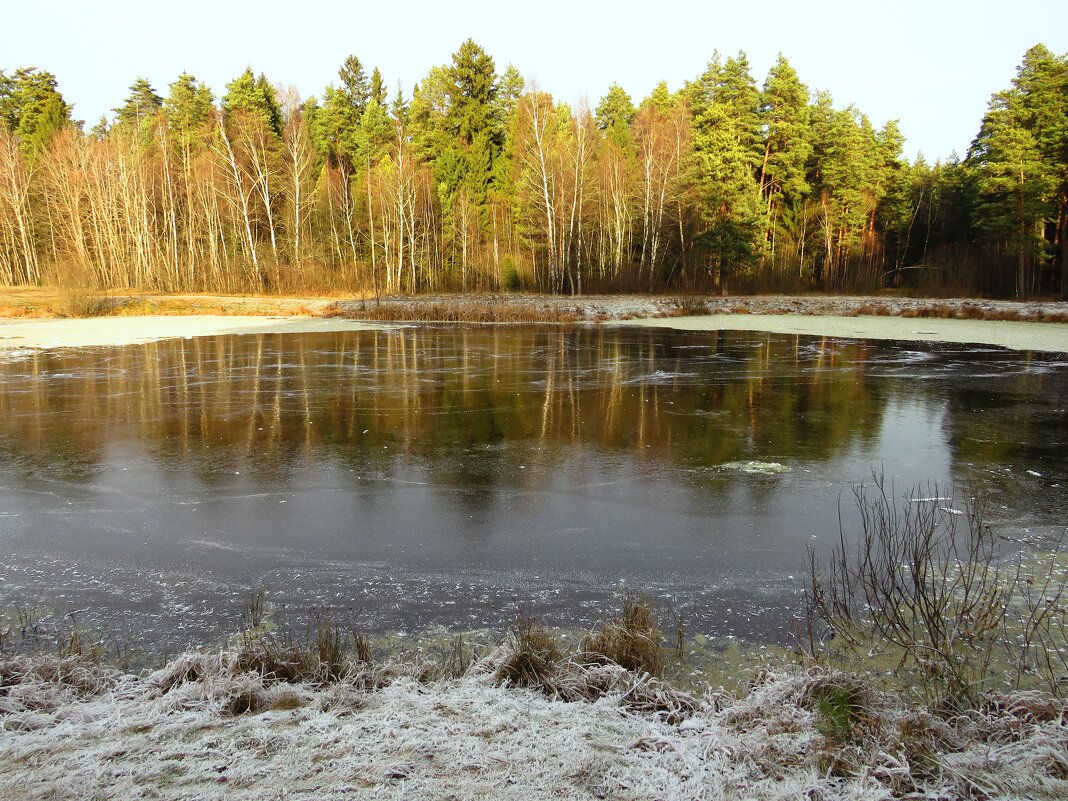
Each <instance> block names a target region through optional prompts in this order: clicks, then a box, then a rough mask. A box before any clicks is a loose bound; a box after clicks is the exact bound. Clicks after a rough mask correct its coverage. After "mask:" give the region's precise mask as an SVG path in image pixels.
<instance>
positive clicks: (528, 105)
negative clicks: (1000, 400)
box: [0, 40, 1068, 298]
mask: <svg viewBox="0 0 1068 801" xmlns="http://www.w3.org/2000/svg"><path fill="white" fill-rule="evenodd" d="M71 114H72V108H71V106H70V104H68V102H67V101H66V100H65V99H64V97H63V96H62V94H61V92H60V91H59V88H58V85H57V81H56V78H55V76H54V75H52V74H51V73H49V72H47V71H44V70H39V69H37V68H34V67H26V68H20V69H16V70H15V71H14V72H12V73H11V74H10V75H8V74H6V73H4V72H2V71H0V283H5V284H38V283H52V284H57V283H58V284H61V283H64V282H79V283H81V284H90V285H94V286H99V287H108V288H111V287H138V288H144V289H158V290H165V291H217V292H289V291H322V290H347V291H364V292H374V293H375V294H378V293H398V292H412V293H414V292H430V291H443V290H450V291H513V290H529V291H538V292H552V293H584V292H604V291H663V290H670V291H720V292H727V291H731V292H736V291H757V290H782V291H799V290H810V289H815V290H824V291H871V290H876V289H879V288H884V287H895V286H905V287H913V288H919V289H921V290H930V291H955V292H967V293H972V294H989V295H1003V296H1013V297H1020V298H1023V297H1030V296H1035V295H1038V294H1059V295H1060V296H1061V297H1068V56H1066V55H1057V54H1054V53H1052V52H1051V51H1050V50H1048V49H1047V48H1046V47H1044V46H1042V45H1036V46H1035V47H1033V48H1031V49H1030V50H1028V51H1027V53H1026V54H1025V55H1024V58H1023V61H1022V63H1021V65H1020V67H1019V68H1018V70H1017V73H1016V76H1015V78H1013V79H1012V82H1011V86H1010V88H1008V89H1006V90H1004V91H1001V92H998V93H996V94H994V95H993V97H992V99H991V101H990V105H989V108H988V111H987V113H986V114H985V116H984V117H983V119H982V121H981V125H980V128H979V132H978V134H977V136H976V138H975V140H974V141H973V143H972V145H971V147H970V148H969V150H968V152H967V154H966V155H965V157H964V158H963V159H960V158H957V157H956V156H953V157H952V158H950V159H949V160H948V161H945V162H939V163H935V164H929V163H927V162H926V161H925V160H924V159H923V158H922V157H920V158H918V159H917V160H916V161H915V162H914V163H911V164H910V163H908V162H907V161H906V160H905V159H904V158H903V155H902V148H903V144H904V139H903V136H902V134H901V132H900V130H899V128H898V125H897V123H896V121H890V122H888V123H887V124H886V125H884V126H883V127H882V128H879V129H876V128H875V127H874V126H873V125H872V123H871V121H870V120H869V119H868V117H867V116H865V115H864V114H863V113H862V112H861V111H859V110H858V109H857V108H855V107H853V106H847V107H845V108H839V107H836V106H835V104H834V102H833V100H832V98H831V96H830V95H829V94H828V93H827V92H822V91H817V92H813V91H811V90H810V89H809V88H808V87H807V86H806V85H805V84H804V83H802V81H801V79H800V77H799V76H798V74H797V73H796V71H795V70H794V69H793V68H792V67H791V66H790V64H789V62H788V61H787V60H786V58H784V57H782V56H781V55H780V57H779V58H778V60H777V61H776V63H775V64H774V65H773V66H772V67H771V69H770V70H769V72H768V74H767V76H766V78H765V80H764V82H763V84H762V85H760V84H758V83H757V81H756V79H755V78H754V77H753V75H752V72H751V69H750V66H749V62H748V60H747V58H746V55H745V53H744V52H739V53H738V54H737V55H736V56H731V57H728V58H725V59H724V58H721V57H720V56H719V55H718V54H716V55H714V56H713V58H712V60H711V61H710V62H709V64H708V66H707V69H706V70H705V71H704V72H703V73H702V74H701V75H699V76H697V77H696V78H695V79H693V80H691V81H688V82H687V83H686V84H685V85H684V86H683V87H682V88H681V89H678V90H677V91H674V92H673V91H670V90H669V88H668V86H667V85H666V84H665V83H661V84H659V85H658V86H656V88H655V89H654V90H653V91H652V92H651V93H650V94H649V96H648V97H646V98H644V99H643V100H641V101H640V102H638V103H637V104H636V103H635V102H634V100H633V99H632V98H631V96H630V95H628V93H627V92H626V91H625V90H624V89H623V88H622V87H620V86H618V85H613V86H611V87H610V88H609V89H608V91H607V93H606V94H605V96H604V97H603V98H601V100H600V101H599V102H598V104H597V106H596V107H595V108H592V109H591V108H589V107H588V106H587V105H586V104H582V103H580V104H578V105H577V106H574V107H572V106H569V105H567V104H564V103H560V102H557V101H556V100H554V99H553V97H552V96H551V95H550V94H548V93H547V92H545V91H543V90H541V89H540V88H539V87H538V86H537V85H536V84H534V83H528V82H525V81H524V80H523V78H522V76H521V75H520V73H519V71H518V70H517V69H516V68H515V67H514V66H511V65H509V66H508V67H507V68H506V69H505V70H504V71H503V72H498V71H497V68H496V65H495V62H494V60H493V58H492V57H491V56H490V55H489V54H487V53H486V52H485V50H483V49H482V48H481V47H480V46H479V45H477V44H476V43H475V42H473V41H471V40H468V41H466V42H464V43H463V44H462V45H461V46H460V48H459V49H458V50H457V51H456V53H454V54H453V56H452V59H451V62H450V63H448V64H445V65H442V66H439V67H435V68H433V69H431V70H430V72H429V74H428V75H427V76H426V77H425V78H424V79H423V80H422V81H420V82H419V83H418V84H416V86H415V87H414V88H413V89H412V92H411V94H410V95H405V94H404V93H403V92H402V91H401V88H400V86H399V85H398V86H397V88H396V90H394V91H393V92H390V90H389V89H388V88H387V85H386V81H385V79H384V77H383V76H382V74H381V72H380V71H379V70H378V69H377V68H376V69H374V70H372V71H371V74H370V76H368V74H367V70H366V69H365V67H364V65H363V64H362V63H361V62H360V60H359V58H357V57H356V56H349V57H348V58H346V59H345V61H344V63H343V64H342V66H341V68H340V70H339V71H338V81H337V82H336V83H334V84H331V85H330V86H328V87H327V88H326V89H325V91H324V92H323V94H322V97H321V98H315V97H309V98H307V99H302V98H301V97H300V96H299V95H298V93H297V92H296V91H295V90H294V89H293V88H292V87H289V88H283V87H281V86H276V85H273V84H272V83H271V82H269V81H268V80H267V78H266V77H265V76H264V75H263V74H262V73H261V74H256V73H254V72H253V71H252V70H251V69H247V70H245V72H243V73H242V74H241V75H239V76H237V77H236V78H235V79H234V80H233V81H231V82H230V83H228V84H227V85H226V90H225V92H224V93H223V94H222V96H221V97H218V98H216V97H215V95H214V94H213V93H212V91H211V90H210V89H209V88H208V87H207V86H205V85H204V84H203V83H202V82H200V81H198V80H197V79H196V78H195V77H194V76H192V75H189V74H182V75H180V76H178V78H177V79H176V80H175V81H174V82H173V83H171V84H170V86H169V87H168V91H167V94H166V96H163V95H161V94H159V93H158V92H157V91H156V89H155V88H154V87H153V86H152V85H151V84H150V83H149V82H148V81H147V80H145V79H143V78H139V79H137V80H136V81H135V82H134V83H133V84H132V85H131V86H130V88H129V95H128V96H127V97H126V98H125V100H124V101H123V102H122V104H121V105H120V106H119V107H118V108H116V109H114V115H113V116H112V118H111V119H108V118H107V117H104V118H102V119H101V120H100V121H99V123H97V124H96V125H94V126H93V127H91V129H90V130H88V131H86V130H85V126H84V124H82V123H78V122H75V121H73V120H72V118H71Z"/></svg>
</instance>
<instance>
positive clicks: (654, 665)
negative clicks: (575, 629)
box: [583, 595, 663, 676]
mask: <svg viewBox="0 0 1068 801" xmlns="http://www.w3.org/2000/svg"><path fill="white" fill-rule="evenodd" d="M662 640H663V636H662V635H661V633H660V629H659V627H658V626H657V621H656V610H655V608H654V606H653V602H652V600H651V599H650V598H648V597H647V596H645V595H628V596H627V597H626V598H625V599H624V601H623V613H622V614H621V615H620V616H619V617H616V618H612V619H611V620H609V621H608V622H606V623H604V624H603V625H602V626H601V629H600V630H599V631H596V632H594V633H593V634H591V635H590V636H589V637H587V638H586V640H585V642H584V643H583V651H584V654H583V656H584V658H586V659H589V660H592V661H609V662H614V663H615V664H617V665H619V666H620V667H623V668H626V669H627V670H630V671H634V672H635V673H649V674H651V675H653V676H658V675H660V673H661V670H662V669H663V658H662V656H661V652H660V647H661V643H662Z"/></svg>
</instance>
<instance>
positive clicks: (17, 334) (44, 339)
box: [0, 315, 383, 350]
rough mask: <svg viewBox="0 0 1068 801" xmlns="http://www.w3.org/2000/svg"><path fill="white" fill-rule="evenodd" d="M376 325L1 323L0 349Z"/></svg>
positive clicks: (291, 320) (219, 320) (277, 320)
mask: <svg viewBox="0 0 1068 801" xmlns="http://www.w3.org/2000/svg"><path fill="white" fill-rule="evenodd" d="M381 327H383V326H382V324H379V323H366V322H359V321H355V320H342V319H334V318H321V317H251V316H250V317H238V316H233V317H231V316H218V315H216V316H212V315H195V316H189V317H169V316H159V317H92V318H87V319H59V320H0V350H12V349H23V348H25V349H33V350H37V349H48V348H77V347H92V346H107V345H134V344H137V343H139V342H152V341H154V340H158V339H179V338H185V337H205V336H217V335H229V334H311V333H322V332H329V331H362V330H366V329H370V328H381Z"/></svg>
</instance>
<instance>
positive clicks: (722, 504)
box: [0, 327, 1068, 652]
mask: <svg viewBox="0 0 1068 801" xmlns="http://www.w3.org/2000/svg"><path fill="white" fill-rule="evenodd" d="M872 469H875V470H883V471H885V474H886V476H887V477H888V479H892V480H893V481H894V482H895V485H896V487H897V490H898V492H899V493H902V492H904V491H905V490H906V489H907V488H908V487H909V486H910V485H912V484H914V483H915V482H926V481H928V480H933V481H939V482H946V481H951V480H952V481H957V482H969V483H971V484H973V485H974V486H975V487H976V488H978V489H979V490H980V491H981V492H982V493H983V495H984V497H986V499H987V500H988V502H989V506H990V515H989V516H990V518H991V519H992V520H993V522H995V523H997V524H999V525H1001V526H1003V528H1002V530H1003V532H1004V535H1005V536H1006V537H1009V538H1011V539H1019V540H1022V541H1024V542H1028V541H1032V540H1040V539H1041V538H1042V537H1044V536H1046V535H1048V534H1049V533H1050V532H1051V531H1054V530H1055V529H1056V528H1057V526H1058V525H1063V524H1064V522H1065V515H1064V509H1065V508H1068V503H1066V500H1068V356H1064V355H1059V354H1028V353H1016V352H1010V351H1004V350H1001V349H998V348H992V347H979V346H962V345H931V344H924V345H922V346H920V345H916V344H910V343H887V342H882V343H872V342H860V341H852V340H833V339H826V338H823V339H821V338H816V337H803V336H789V335H779V334H760V333H741V332H726V333H725V332H704V333H701V332H692V333H687V332H672V331H658V330H638V329H602V328H581V329H575V330H563V331H561V330H558V329H532V328H522V327H494V328H473V329H472V328H467V329H463V328H433V327H429V328H428V327H421V328H397V329H394V330H381V331H362V332H348V333H332V334H302V335H294V334H286V335H252V336H231V337H214V338H200V339H191V340H170V341H165V342H159V343H153V344H147V345H137V346H129V347H123V348H94V349H83V350H66V351H52V352H42V353H37V354H32V355H22V356H17V357H9V358H8V359H7V360H6V361H4V362H3V363H0V547H2V549H3V555H4V556H3V559H2V560H0V607H7V608H8V609H10V608H11V607H12V605H13V604H15V603H23V604H28V605H29V606H32V607H36V608H39V609H49V610H54V611H55V612H56V613H58V614H59V615H60V616H61V615H62V613H63V612H64V611H67V610H71V609H74V610H83V611H80V612H79V614H80V615H81V618H82V619H83V620H85V621H88V623H89V625H91V626H93V627H99V628H100V629H103V630H106V631H108V632H109V633H110V634H109V636H114V637H126V638H129V639H130V640H132V641H137V642H141V643H144V644H147V645H148V646H149V647H152V648H155V649H157V650H159V651H162V652H173V651H175V650H177V649H179V648H181V647H183V646H185V645H188V644H203V643H206V642H210V641H212V640H213V639H214V638H217V637H219V636H221V635H223V634H225V633H226V632H232V631H234V630H235V629H236V628H237V626H238V621H239V617H240V610H241V607H242V603H243V600H244V599H245V598H246V597H247V595H248V593H249V590H250V588H252V587H257V586H263V587H267V588H268V589H269V591H270V595H271V598H272V600H274V601H275V602H276V603H277V604H282V603H284V604H286V605H287V607H289V608H291V609H304V608H307V607H310V606H313V605H318V604H326V605H329V606H331V607H335V608H341V609H345V610H350V609H351V610H359V619H360V621H361V622H362V624H363V625H364V626H365V627H367V628H369V629H371V630H377V631H393V630H407V631H413V630H414V631H418V630H421V629H424V628H427V627H430V626H436V625H444V626H446V627H449V628H451V629H459V630H466V629H475V628H482V627H503V626H505V625H507V623H508V622H509V621H510V620H512V619H514V615H515V611H516V608H517V605H522V606H524V607H525V608H527V609H528V610H530V611H532V612H534V613H536V614H540V615H543V616H544V617H546V618H547V619H548V620H549V621H550V622H552V623H555V624H560V625H566V626H580V627H581V626H586V625H589V624H590V623H592V622H593V621H595V620H597V619H601V618H603V617H604V615H605V613H606V611H607V610H609V609H611V608H613V606H614V603H615V601H614V598H615V597H616V596H617V595H618V593H619V592H620V591H621V589H622V588H639V589H644V590H646V591H648V592H650V594H652V595H654V596H655V597H658V598H660V599H661V600H662V603H663V604H664V605H665V606H670V607H673V608H675V609H678V610H680V611H682V612H683V613H684V615H685V619H686V622H687V628H688V629H689V631H690V632H691V633H694V632H701V633H707V634H720V635H724V634H733V635H736V636H741V637H746V638H767V637H773V638H781V637H782V636H783V635H784V633H785V632H786V631H787V629H788V627H789V623H790V620H791V617H792V615H793V613H794V610H795V609H796V608H797V604H798V597H799V592H800V589H801V584H802V581H801V580H802V577H803V563H804V559H805V548H806V546H807V545H809V544H815V545H821V544H822V545H829V544H830V542H831V540H832V538H835V537H837V531H838V499H839V496H840V494H842V495H843V498H844V506H845V507H846V508H847V511H848V500H849V498H848V496H849V487H850V485H851V483H853V482H857V481H861V480H864V479H867V478H870V476H871V471H872Z"/></svg>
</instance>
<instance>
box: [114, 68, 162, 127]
mask: <svg viewBox="0 0 1068 801" xmlns="http://www.w3.org/2000/svg"><path fill="white" fill-rule="evenodd" d="M161 108H163V98H162V97H160V96H159V95H158V94H156V90H155V89H153V88H152V84H150V83H149V82H148V79H147V78H138V79H137V80H135V81H134V82H133V83H132V84H130V94H129V95H128V96H127V97H126V100H125V101H124V102H123V104H122V105H121V106H119V107H118V108H114V109H112V111H114V112H115V124H116V125H117V126H119V127H123V128H130V129H132V130H134V131H141V130H143V128H144V127H145V126H146V124H147V123H151V122H152V121H153V120H155V117H156V114H157V113H158V112H159V110H160V109H161Z"/></svg>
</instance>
